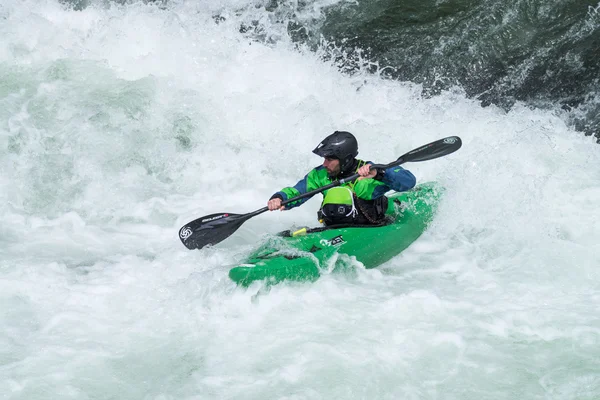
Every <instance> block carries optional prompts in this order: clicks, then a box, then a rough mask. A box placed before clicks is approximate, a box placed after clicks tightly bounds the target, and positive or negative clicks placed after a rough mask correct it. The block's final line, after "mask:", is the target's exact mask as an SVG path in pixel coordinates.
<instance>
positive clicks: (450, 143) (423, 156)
mask: <svg viewBox="0 0 600 400" xmlns="http://www.w3.org/2000/svg"><path fill="white" fill-rule="evenodd" d="M460 146H462V141H461V140H460V138H459V137H458V136H448V137H447V138H444V139H440V140H436V141H435V142H431V143H429V144H426V145H425V146H421V147H419V148H418V149H414V150H412V151H410V152H408V153H406V154H405V155H403V156H402V157H400V158H399V159H398V161H400V160H402V162H403V163H405V162H418V161H427V160H431V159H434V158H438V157H442V156H445V155H448V154H450V153H454V152H455V151H456V150H458V149H460Z"/></svg>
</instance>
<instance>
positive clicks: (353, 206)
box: [267, 131, 416, 225]
mask: <svg viewBox="0 0 600 400" xmlns="http://www.w3.org/2000/svg"><path fill="white" fill-rule="evenodd" d="M313 153H315V154H316V155H318V156H321V157H323V158H324V160H323V164H322V165H319V166H318V167H316V168H314V169H312V170H311V171H310V172H309V173H308V174H306V175H305V176H304V178H303V179H302V180H300V181H299V182H298V183H296V185H294V186H293V187H286V188H283V189H281V190H280V191H279V192H277V193H275V194H274V195H273V196H271V198H270V199H269V201H268V203H267V206H268V208H269V210H271V211H274V210H282V211H283V210H286V209H290V208H294V207H298V206H300V205H301V204H303V203H305V202H306V201H307V200H308V199H309V198H303V199H300V200H298V201H295V202H293V203H290V204H287V205H286V206H282V205H281V203H282V202H283V201H285V200H287V199H291V198H293V197H296V196H298V195H300V194H304V193H307V192H309V191H311V190H315V189H318V188H320V187H323V186H326V185H328V184H330V183H331V182H333V181H335V180H337V179H343V178H345V177H348V176H350V175H353V174H355V173H358V174H359V175H360V177H359V178H358V179H357V180H356V181H354V182H349V183H346V184H344V185H342V186H337V187H333V188H331V189H329V190H326V191H324V192H323V202H322V203H321V209H320V210H319V212H318V217H319V220H320V221H321V222H323V223H324V224H325V225H338V224H355V225H378V224H382V223H383V222H384V220H385V211H386V210H387V207H388V199H387V197H386V196H385V193H386V192H388V191H389V190H395V191H397V192H403V191H406V190H408V189H411V188H412V187H414V186H415V183H416V179H415V176H414V175H413V174H412V173H411V172H410V171H408V170H406V169H404V168H402V167H399V166H398V167H393V168H388V169H386V170H377V169H372V170H371V169H370V167H369V165H370V164H373V163H372V162H370V161H367V162H365V161H363V160H359V159H357V158H356V156H357V155H358V141H357V140H356V138H355V137H354V135H352V134H351V133H350V132H345V131H335V132H334V133H332V134H331V135H329V136H327V137H326V138H325V139H323V141H322V142H321V143H319V145H318V146H317V147H316V148H315V149H314V150H313Z"/></svg>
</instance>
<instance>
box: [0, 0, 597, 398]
mask: <svg viewBox="0 0 600 400" xmlns="http://www.w3.org/2000/svg"><path fill="white" fill-rule="evenodd" d="M247 3H248V2H247V1H220V2H212V1H211V2H208V1H207V2H198V3H197V4H196V3H187V2H174V3H170V4H169V3H167V4H163V3H160V4H158V5H156V4H143V3H135V4H128V5H118V4H106V3H104V2H99V3H98V4H96V5H94V4H92V5H89V6H87V7H85V8H83V9H81V10H74V9H72V8H69V7H67V6H65V5H64V4H61V3H60V2H57V1H52V0H43V1H41V2H34V1H31V0H24V1H17V0H4V1H3V3H2V4H0V21H1V22H0V35H1V37H2V39H1V40H0V171H1V174H0V398H3V399H10V400H17V399H19V400H20V399H27V400H34V399H49V398H51V399H120V400H122V399H156V400H168V399H177V400H180V399H267V398H268V399H461V400H464V399H478V400H479V399H545V400H546V399H578V400H579V399H590V400H592V399H598V398H600V314H599V312H598V310H599V309H600V271H599V266H600V244H599V243H598V237H600V213H599V212H598V204H600V185H599V183H598V182H600V170H599V169H598V165H600V152H599V147H598V146H597V145H594V140H593V139H592V138H591V137H586V136H584V135H582V134H581V133H579V132H576V131H574V130H573V129H572V128H570V127H568V126H566V125H565V122H564V119H563V118H560V116H559V115H558V111H556V110H549V109H545V110H539V109H535V108H531V107H527V106H525V105H519V104H516V105H515V107H513V108H512V109H511V111H509V112H506V111H503V110H502V109H500V108H497V107H495V106H490V107H485V108H484V107H481V105H480V104H479V103H478V102H476V101H474V100H471V99H469V98H467V96H465V94H464V92H463V91H462V90H461V89H460V88H454V89H452V90H449V91H445V92H442V93H441V94H440V95H438V96H434V97H431V98H424V97H423V96H422V95H421V92H422V91H421V87H420V86H419V85H417V84H413V83H410V82H398V81H393V80H389V79H383V78H382V77H380V75H379V74H377V73H371V72H367V71H366V70H365V71H356V72H355V73H354V74H352V75H348V74H344V73H342V72H340V70H339V68H338V67H337V65H336V64H335V62H334V61H331V60H327V59H326V58H324V57H322V54H320V53H319V51H318V50H317V51H316V52H314V51H309V50H308V49H305V48H302V47H301V46H300V47H298V46H296V45H294V44H293V43H292V41H291V40H289V38H287V37H286V34H285V30H277V29H276V27H277V24H276V23H275V22H273V23H266V20H267V19H268V14H267V13H266V12H265V11H264V9H261V8H260V7H254V6H252V7H249V8H244V7H245V6H246V5H247ZM331 3H334V2H333V1H317V2H314V5H313V7H309V8H307V11H306V12H307V13H316V14H318V13H320V12H321V9H322V8H323V7H325V6H327V5H328V4H331ZM309 17H313V16H311V15H307V18H309ZM261 19H262V20H265V21H263V22H265V23H264V26H266V27H273V31H266V32H264V37H265V40H263V41H258V40H255V39H254V38H251V37H248V36H247V35H244V34H243V32H240V25H241V24H247V23H252V21H261ZM249 21H250V22H249ZM380 67H381V68H384V67H385V66H384V65H381V66H380ZM334 130H348V131H350V132H352V133H354V134H355V135H356V137H357V138H358V141H359V152H360V153H359V156H360V157H361V158H364V159H368V160H373V161H375V162H377V163H388V162H391V161H392V160H395V159H396V158H397V157H399V156H400V155H402V154H404V153H406V152H407V151H409V150H411V149H413V148H416V147H419V146H420V145H423V144H425V143H428V142H431V141H434V140H437V139H440V138H443V137H446V136H452V135H457V136H460V137H461V139H462V141H463V147H462V148H461V149H460V150H459V151H458V152H456V153H454V154H452V155H449V156H447V157H444V158H440V159H437V160H431V161H427V162H423V163H413V164H406V165H405V167H406V168H407V169H409V170H411V171H412V172H413V173H414V174H415V176H416V177H417V180H418V182H428V181H437V182H439V183H440V184H442V185H443V186H444V187H445V188H446V192H445V194H444V197H443V200H442V202H441V204H440V208H439V211H438V214H437V216H436V218H435V219H434V221H433V223H432V225H431V226H430V228H429V229H428V230H427V231H426V232H425V234H424V235H423V236H422V237H421V238H420V239H419V240H418V241H417V242H415V243H414V244H413V245H412V246H411V247H409V248H408V249H407V250H406V251H404V252H403V253H402V254H401V255H399V256H398V257H396V258H394V259H393V260H391V261H390V262H388V263H386V264H384V265H383V266H382V267H380V268H377V269H374V270H364V269H361V266H360V264H359V263H356V274H354V275H351V276H349V275H338V274H325V275H324V276H323V277H322V278H321V279H320V280H318V281H317V282H315V283H306V284H298V283H296V284H281V285H276V286H274V287H272V288H270V289H267V288H265V287H264V286H263V285H262V284H255V285H253V286H251V287H250V288H247V289H243V288H237V287H236V286H235V285H234V284H233V283H232V282H231V281H230V280H229V279H228V277H227V272H228V270H229V267H230V266H231V265H235V264H236V263H239V262H240V261H241V260H242V259H243V258H244V255H246V254H248V252H249V251H251V250H252V249H253V248H254V247H256V246H257V245H259V244H260V242H261V241H262V240H264V239H265V238H266V237H267V235H268V234H274V233H276V232H278V231H281V230H284V229H288V228H289V227H290V226H291V225H315V224H316V211H317V208H318V206H319V198H317V197H320V196H317V197H315V198H314V199H312V200H310V201H309V202H307V203H306V204H305V205H303V206H302V207H300V208H297V209H294V210H292V211H289V212H271V213H264V214H261V215H259V216H257V217H255V218H253V219H251V220H249V221H247V222H246V223H245V224H244V225H243V226H242V227H241V228H240V229H239V230H238V231H237V232H236V233H235V234H234V235H232V236H231V237H230V238H228V239H227V240H225V241H223V242H222V243H221V244H219V245H217V246H214V247H210V248H207V249H203V250H201V251H188V250H187V249H186V248H185V247H184V246H182V244H181V243H180V241H179V239H178V236H177V233H178V229H179V228H180V227H181V226H182V225H184V224H185V223H187V222H189V221H191V220H193V219H195V218H198V217H200V216H202V215H206V214H211V213H216V212H233V213H245V212H250V211H254V210H255V209H258V208H261V207H263V206H264V205H265V204H266V201H267V200H268V198H269V197H270V196H271V195H272V194H273V193H274V192H275V191H277V190H279V189H280V188H282V187H284V186H288V185H291V184H295V183H296V181H297V180H298V179H300V178H302V177H303V176H304V174H305V173H306V172H308V171H309V170H310V169H311V168H313V167H315V166H317V165H318V164H319V163H320V162H321V159H320V158H319V157H317V156H315V155H314V154H312V153H311V150H312V149H313V148H314V147H315V146H316V144H318V143H319V141H320V140H321V139H323V138H324V137H325V136H326V135H328V134H330V133H331V132H333V131H334Z"/></svg>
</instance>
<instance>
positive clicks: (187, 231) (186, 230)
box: [179, 226, 192, 240]
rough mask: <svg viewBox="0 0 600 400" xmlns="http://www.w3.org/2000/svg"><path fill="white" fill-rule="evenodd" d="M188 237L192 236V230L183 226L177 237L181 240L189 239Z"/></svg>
mask: <svg viewBox="0 0 600 400" xmlns="http://www.w3.org/2000/svg"><path fill="white" fill-rule="evenodd" d="M190 236H192V230H191V229H190V228H188V227H187V226H184V227H183V228H181V230H180V231H179V237H180V238H181V239H183V240H187V238H189V237H190Z"/></svg>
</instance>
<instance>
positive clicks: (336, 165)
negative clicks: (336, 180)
mask: <svg viewBox="0 0 600 400" xmlns="http://www.w3.org/2000/svg"><path fill="white" fill-rule="evenodd" d="M323 166H324V167H325V169H326V170H327V174H328V175H329V176H337V175H338V174H339V173H340V160H338V159H337V158H331V157H325V160H323Z"/></svg>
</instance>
